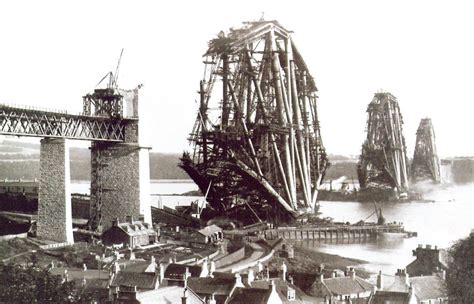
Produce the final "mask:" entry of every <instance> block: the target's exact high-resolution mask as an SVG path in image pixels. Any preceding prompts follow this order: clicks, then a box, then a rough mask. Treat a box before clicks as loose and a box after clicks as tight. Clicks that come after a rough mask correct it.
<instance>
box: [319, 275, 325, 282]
mask: <svg viewBox="0 0 474 304" xmlns="http://www.w3.org/2000/svg"><path fill="white" fill-rule="evenodd" d="M319 282H321V283H323V282H324V273H320V274H319Z"/></svg>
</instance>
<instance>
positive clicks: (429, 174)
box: [411, 118, 441, 183]
mask: <svg viewBox="0 0 474 304" xmlns="http://www.w3.org/2000/svg"><path fill="white" fill-rule="evenodd" d="M411 180H412V182H414V183H416V182H420V181H426V180H428V181H433V182H435V183H439V182H441V176H440V166H439V159H438V154H437V151H436V137H435V132H434V129H433V124H432V123H431V119H430V118H424V119H422V120H421V121H420V125H419V126H418V130H417V131H416V144H415V153H414V155H413V162H412V164H411Z"/></svg>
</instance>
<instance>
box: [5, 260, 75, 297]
mask: <svg viewBox="0 0 474 304" xmlns="http://www.w3.org/2000/svg"><path fill="white" fill-rule="evenodd" d="M77 300H78V298H77V297H76V294H75V290H74V283H73V282H62V279H61V278H60V277H59V276H54V275H51V274H50V273H49V271H48V270H46V269H41V268H38V267H36V266H27V267H22V266H19V265H1V266H0V302H6V303H76V302H77Z"/></svg>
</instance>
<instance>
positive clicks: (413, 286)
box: [377, 269, 448, 304]
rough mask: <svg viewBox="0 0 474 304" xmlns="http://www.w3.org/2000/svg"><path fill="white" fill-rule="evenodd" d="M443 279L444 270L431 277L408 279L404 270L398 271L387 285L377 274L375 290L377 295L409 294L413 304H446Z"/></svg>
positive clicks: (444, 275)
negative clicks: (383, 293) (382, 292)
mask: <svg viewBox="0 0 474 304" xmlns="http://www.w3.org/2000/svg"><path fill="white" fill-rule="evenodd" d="M385 279H387V278H385ZM445 279H446V272H445V271H444V270H443V271H440V272H438V273H435V274H433V275H428V276H418V277H410V276H409V274H408V272H407V271H406V270H405V269H398V270H397V273H396V274H395V277H393V278H390V281H389V282H387V283H385V282H384V279H382V274H381V273H379V275H378V277H377V289H378V290H379V291H377V293H379V292H380V291H384V292H388V293H389V295H390V294H392V295H394V294H395V293H410V296H411V298H410V301H413V300H412V298H414V299H415V302H414V303H423V304H437V303H448V292H447V289H446V282H445ZM411 303H412V302H410V304H411Z"/></svg>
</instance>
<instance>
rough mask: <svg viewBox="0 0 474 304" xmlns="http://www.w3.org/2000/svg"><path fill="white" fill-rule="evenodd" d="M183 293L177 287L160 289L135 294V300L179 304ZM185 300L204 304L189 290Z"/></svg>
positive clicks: (144, 303)
mask: <svg viewBox="0 0 474 304" xmlns="http://www.w3.org/2000/svg"><path fill="white" fill-rule="evenodd" d="M183 291H184V288H183V287H179V286H167V287H160V288H158V289H155V290H149V291H145V292H139V293H137V300H138V301H140V303H142V304H148V303H150V304H151V303H153V304H155V303H173V304H175V303H181V297H182V296H183ZM187 298H188V302H187V303H188V304H205V302H204V300H203V299H201V298H200V297H199V296H198V295H196V294H194V293H193V292H192V291H190V290H189V289H188V292H187ZM247 304H248V303H247Z"/></svg>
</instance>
